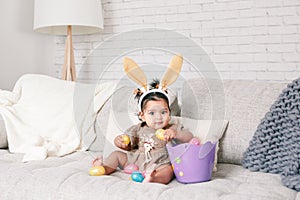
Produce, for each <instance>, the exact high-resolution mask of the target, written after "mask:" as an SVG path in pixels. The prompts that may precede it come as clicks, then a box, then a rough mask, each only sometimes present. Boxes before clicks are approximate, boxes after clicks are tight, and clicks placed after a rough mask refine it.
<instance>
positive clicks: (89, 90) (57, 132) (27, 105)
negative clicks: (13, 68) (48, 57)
mask: <svg viewBox="0 0 300 200" xmlns="http://www.w3.org/2000/svg"><path fill="white" fill-rule="evenodd" d="M115 85H116V84H115V83H113V82H107V83H102V84H98V85H97V86H96V85H92V84H80V83H75V82H69V81H63V80H59V79H56V78H52V77H48V76H44V75H34V74H27V75H23V76H22V77H21V78H20V79H19V80H18V81H17V83H16V85H15V87H14V89H13V91H11V92H10V91H4V90H0V114H1V115H2V117H3V119H4V122H5V126H6V132H7V140H8V147H9V150H10V152H12V153H24V158H23V161H29V160H43V159H45V158H46V157H47V156H63V155H66V154H70V153H72V152H74V151H76V150H86V149H87V148H88V147H89V146H90V145H91V143H92V142H93V140H94V139H95V137H96V134H95V132H94V129H93V128H94V122H95V118H96V113H97V112H98V111H99V109H100V108H101V107H102V106H103V104H104V103H105V102H106V101H107V99H108V98H109V97H110V96H111V95H112V93H113V91H114V89H115Z"/></svg>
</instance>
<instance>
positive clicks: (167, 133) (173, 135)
mask: <svg viewBox="0 0 300 200" xmlns="http://www.w3.org/2000/svg"><path fill="white" fill-rule="evenodd" d="M176 133H177V131H175V130H173V129H166V130H165V133H164V138H165V140H166V141H170V140H171V139H173V138H176Z"/></svg>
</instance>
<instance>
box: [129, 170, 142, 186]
mask: <svg viewBox="0 0 300 200" xmlns="http://www.w3.org/2000/svg"><path fill="white" fill-rule="evenodd" d="M131 179H132V180H133V181H135V182H140V183H141V182H143V180H144V176H143V174H142V173H141V172H132V174H131Z"/></svg>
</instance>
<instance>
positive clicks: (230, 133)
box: [181, 78, 287, 164]
mask: <svg viewBox="0 0 300 200" xmlns="http://www.w3.org/2000/svg"><path fill="white" fill-rule="evenodd" d="M286 85H287V83H279V82H267V81H265V82H262V81H251V80H223V81H217V80H204V79H200V78H198V79H190V80H187V81H186V82H185V83H184V85H183V90H182V107H181V116H183V117H189V118H194V119H218V120H220V119H226V120H228V121H229V124H228V127H227V130H226V132H225V133H224V135H223V137H222V139H221V140H220V144H219V148H220V149H219V152H218V162H221V163H232V164H240V162H241V159H242V156H243V153H244V151H245V150H246V148H247V147H248V146H249V142H250V140H251V138H252V136H253V135H254V133H255V131H256V129H257V126H258V125H259V122H260V120H261V119H262V118H263V117H264V116H265V114H266V112H267V111H269V109H270V107H271V105H272V104H273V102H275V100H276V99H277V97H278V96H279V94H280V93H281V91H282V90H283V89H284V88H285V87H286Z"/></svg>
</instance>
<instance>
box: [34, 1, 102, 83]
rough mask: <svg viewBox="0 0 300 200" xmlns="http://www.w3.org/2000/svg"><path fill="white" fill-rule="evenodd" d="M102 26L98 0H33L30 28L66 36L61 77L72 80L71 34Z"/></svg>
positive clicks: (73, 64)
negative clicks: (31, 24)
mask: <svg viewBox="0 0 300 200" xmlns="http://www.w3.org/2000/svg"><path fill="white" fill-rule="evenodd" d="M101 29H103V15H102V5H101V0H35V1H34V27H33V30H34V31H36V32H39V33H46V34H53V35H67V36H66V49H65V54H64V65H63V70H62V79H64V80H71V81H76V71H75V61H74V50H73V44H72V35H81V34H92V33H97V32H99V31H100V30H101Z"/></svg>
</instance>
